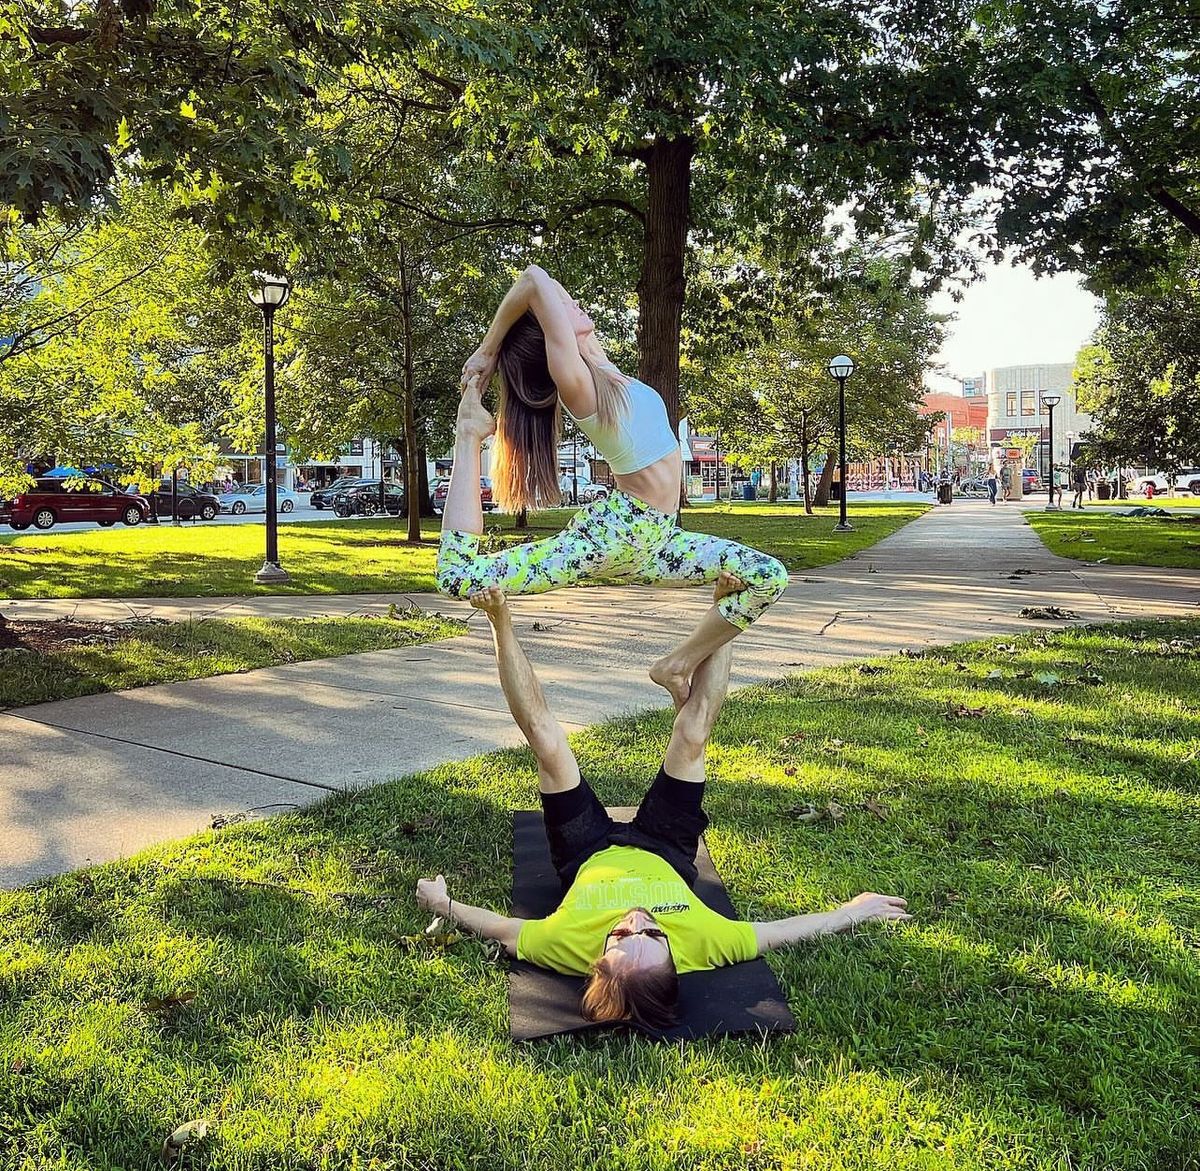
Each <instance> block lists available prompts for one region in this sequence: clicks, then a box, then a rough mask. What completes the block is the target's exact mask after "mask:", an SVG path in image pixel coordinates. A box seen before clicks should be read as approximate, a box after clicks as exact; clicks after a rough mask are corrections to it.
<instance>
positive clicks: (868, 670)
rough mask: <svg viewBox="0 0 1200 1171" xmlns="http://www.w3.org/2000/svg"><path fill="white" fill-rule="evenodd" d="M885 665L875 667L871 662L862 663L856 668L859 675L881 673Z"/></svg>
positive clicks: (884, 669)
mask: <svg viewBox="0 0 1200 1171" xmlns="http://www.w3.org/2000/svg"><path fill="white" fill-rule="evenodd" d="M886 670H887V668H886V667H876V666H875V665H874V664H873V663H863V664H861V665H860V666H859V668H858V673H859V674H860V675H882V674H883V673H884V671H886Z"/></svg>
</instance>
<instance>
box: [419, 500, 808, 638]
mask: <svg viewBox="0 0 1200 1171" xmlns="http://www.w3.org/2000/svg"><path fill="white" fill-rule="evenodd" d="M479 541H480V538H479V536H478V535H477V534H475V533H464V532H456V531H449V532H443V533H442V542H441V546H440V548H439V550H438V561H437V584H438V591H439V592H440V593H443V594H447V595H448V596H450V597H453V598H469V597H470V596H471V595H472V594H474V593H477V592H478V591H479V590H482V589H486V588H487V587H488V586H499V587H500V588H501V589H503V590H504V591H505V592H506V593H510V594H543V593H546V592H547V591H548V590H556V589H560V588H561V587H563V586H569V585H574V584H575V583H576V582H579V581H583V580H585V579H592V580H602V581H618V582H620V581H637V582H643V583H645V584H648V585H650V584H656V585H680V586H684V585H698V584H700V583H702V582H706V581H714V580H715V579H716V577H717V575H718V574H719V573H720V572H721V571H722V570H728V571H729V572H730V573H733V574H736V575H737V576H738V577H740V578H741V579H742V581H744V582H745V583H746V588H745V589H744V590H739V591H738V592H737V593H735V594H729V595H727V596H726V597H724V598H722V599H721V600H720V602H718V603H717V606H718V608H719V609H720V612H721V616H722V617H723V618H724V619H725V620H726V621H727V622H729V623H731V624H732V625H734V626H736V627H738V628H739V629H740V630H745V629H746V627H747V626H749V625H750V623H751V622H753V621H754V620H755V619H756V618H757V617H758V616H759V615H760V614H761V613H762V612H763V611H764V610H765V609H766V608H767V607H768V606H769V605H770V604H771V603H772V602H774V601H775V599H776V598H778V597H779V595H780V594H781V593H783V591H784V588H785V587H786V586H787V583H788V575H787V570H786V569H784V567H783V565H782V564H781V563H780V562H779V561H777V560H776V559H775V558H774V557H769V556H768V555H767V554H766V553H760V552H758V550H757V549H750V548H747V547H746V546H745V545H739V544H737V543H736V542H734V541H726V540H724V539H722V538H721V537H713V536H709V535H708V534H706V533H690V532H685V531H684V530H683V529H681V528H679V527H678V526H677V525H676V523H675V518H674V517H673V516H668V515H667V514H666V513H664V512H659V511H658V509H656V508H651V507H650V505H648V504H645V503H643V502H642V501H641V500H638V499H636V498H635V497H633V496H629V495H627V494H626V493H624V492H614V493H613V494H612V495H611V496H609V497H608V499H606V500H597V501H595V502H594V503H592V504H589V505H588V506H587V507H586V508H582V509H580V511H579V512H577V513H576V514H575V515H574V516H573V517H572V518H571V521H570V523H569V524H568V525H567V527H566V528H565V529H563V531H562V532H561V533H557V534H556V535H555V536H553V537H548V538H547V539H546V540H544V541H531V542H530V543H529V544H526V545H517V546H515V547H513V548H511V549H505V550H503V551H502V552H500V553H480V552H479Z"/></svg>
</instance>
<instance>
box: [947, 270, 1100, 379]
mask: <svg viewBox="0 0 1200 1171" xmlns="http://www.w3.org/2000/svg"><path fill="white" fill-rule="evenodd" d="M983 271H984V275H983V277H982V279H980V280H979V281H977V282H976V283H975V284H973V285H971V286H970V287H969V288H968V289H967V290H966V293H965V294H964V296H963V299H962V300H961V301H959V302H958V303H957V304H956V303H955V302H953V301H952V300H951V299H950V298H949V297H948V296H938V297H935V298H934V299H933V302H932V307H933V308H934V310H936V311H937V312H939V313H955V314H956V315H957V320H955V321H951V322H950V323H949V324H948V325H947V326H946V330H947V336H946V341H945V344H944V345H943V346H942V350H941V355H940V358H941V361H942V362H944V363H945V366H946V369H947V370H948V371H949V372H950V373H951V374H957V375H959V376H960V377H962V378H970V377H971V376H973V375H976V376H977V375H980V374H982V373H983V372H984V371H985V370H991V369H994V368H995V367H998V366H1029V365H1036V364H1038V363H1042V362H1072V361H1074V360H1075V354H1076V352H1077V351H1078V350H1079V348H1080V347H1081V346H1083V345H1084V344H1086V343H1087V341H1088V339H1089V338H1090V337H1091V334H1092V331H1093V330H1094V329H1095V327H1096V320H1097V315H1098V313H1099V308H1100V302H1099V300H1098V299H1097V298H1095V297H1093V296H1092V295H1091V294H1090V293H1087V292H1085V291H1084V290H1083V289H1082V288H1081V286H1080V283H1079V278H1078V277H1075V276H1049V277H1041V278H1036V277H1034V275H1033V273H1032V272H1031V271H1030V270H1029V269H1028V268H1026V267H1025V266H1023V265H1021V266H1018V267H1015V268H1014V267H1012V266H1010V265H988V266H987V267H986V268H985V269H984V270H983ZM925 384H926V386H928V387H929V388H930V389H931V390H942V391H953V390H955V389H956V388H958V385H959V384H958V383H956V382H954V381H953V380H952V379H949V378H944V377H941V376H939V375H935V374H928V375H926V377H925Z"/></svg>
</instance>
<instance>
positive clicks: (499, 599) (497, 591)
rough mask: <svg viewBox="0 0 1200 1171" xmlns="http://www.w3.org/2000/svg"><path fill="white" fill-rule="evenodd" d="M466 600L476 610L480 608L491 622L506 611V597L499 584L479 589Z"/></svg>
mask: <svg viewBox="0 0 1200 1171" xmlns="http://www.w3.org/2000/svg"><path fill="white" fill-rule="evenodd" d="M468 600H469V601H470V603H471V605H472V606H474V607H475V609H476V610H482V611H483V612H484V613H485V614H486V615H487V616H488V617H489V618H490V619H491V620H492V621H493V622H495V621H496V619H497V618H499V617H500V616H501V615H502V614H507V613H508V599H507V598H506V597H505V596H504V591H503V590H502V589H501V588H500V587H499V586H488V587H487V588H486V589H482V590H479V591H478V592H477V593H474V594H472V595H471V596H470V598H469V599H468Z"/></svg>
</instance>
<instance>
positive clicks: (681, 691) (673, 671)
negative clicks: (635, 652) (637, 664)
mask: <svg viewBox="0 0 1200 1171" xmlns="http://www.w3.org/2000/svg"><path fill="white" fill-rule="evenodd" d="M650 678H651V679H653V680H654V682H655V683H657V684H658V685H659V687H665V688H666V689H667V690H668V691H669V692H670V693H671V701H672V702H673V703H674V704H675V710H676V711H679V709H680V708H681V707H683V705H684V704H685V703H687V701H688V696H689V695H691V694H692V681H691V679H690V678H688V676H687V675H685V674H683V673H682V672H681V671H680V670H679V669H678V668H677V667H676V666H675V664H674V663H673V662H672V660H671V656H670V655H664V656H663V657H662V658H661V659H659V660H658V662H657V663H655V664H654V666H653V667H651V668H650Z"/></svg>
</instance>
